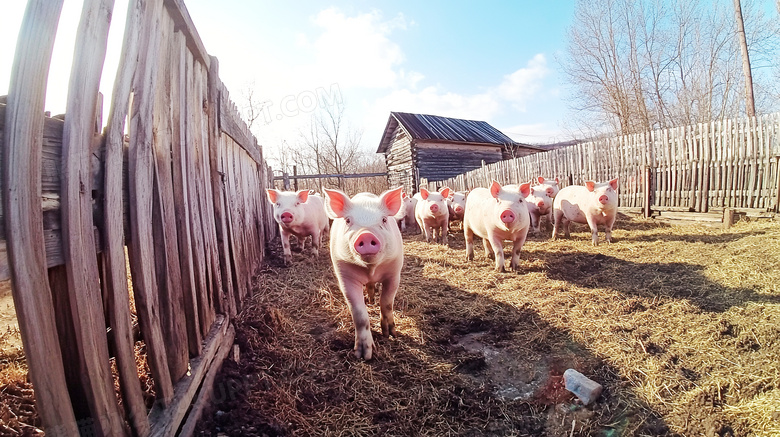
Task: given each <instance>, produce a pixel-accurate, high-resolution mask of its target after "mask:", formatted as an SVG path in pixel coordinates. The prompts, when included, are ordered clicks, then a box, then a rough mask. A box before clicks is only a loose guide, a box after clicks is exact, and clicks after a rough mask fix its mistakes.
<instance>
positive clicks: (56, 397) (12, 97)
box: [1, 0, 78, 436]
mask: <svg viewBox="0 0 780 437" xmlns="http://www.w3.org/2000/svg"><path fill="white" fill-rule="evenodd" d="M61 10H62V1H52V0H31V1H29V2H28V3H27V9H26V10H25V15H24V19H23V21H22V25H21V28H20V31H19V38H18V40H17V46H16V55H15V57H14V63H13V68H12V73H11V81H10V86H9V94H8V99H7V102H8V108H7V112H6V118H5V130H4V133H3V135H4V140H3V154H2V163H1V164H2V173H3V174H2V176H3V177H2V197H3V199H2V201H3V202H2V203H3V213H4V225H5V230H6V235H5V237H6V241H7V245H8V262H9V273H10V277H11V282H12V287H11V289H12V293H13V297H14V306H15V307H16V315H17V318H18V321H19V327H20V330H21V334H22V344H23V346H24V351H25V356H26V357H27V362H28V367H29V375H30V380H31V381H32V384H33V387H34V388H35V401H36V404H37V409H38V412H39V414H40V417H41V421H42V422H43V427H44V429H45V430H46V432H47V434H49V435H65V436H75V435H78V429H77V427H76V421H75V417H74V415H73V408H72V406H71V401H70V398H69V396H68V389H67V386H66V383H65V376H64V367H63V364H62V354H61V353H60V347H59V341H58V338H57V331H56V327H55V325H54V320H55V319H54V308H53V303H52V297H51V289H50V287H49V282H48V278H47V271H46V256H45V254H46V252H45V245H44V240H43V213H42V209H41V198H40V193H41V160H42V149H43V120H44V116H43V109H44V107H43V105H44V100H45V95H46V81H47V79H48V71H49V63H50V62H51V56H52V49H53V46H54V37H55V32H56V29H57V22H58V20H59V15H60V11H61Z"/></svg>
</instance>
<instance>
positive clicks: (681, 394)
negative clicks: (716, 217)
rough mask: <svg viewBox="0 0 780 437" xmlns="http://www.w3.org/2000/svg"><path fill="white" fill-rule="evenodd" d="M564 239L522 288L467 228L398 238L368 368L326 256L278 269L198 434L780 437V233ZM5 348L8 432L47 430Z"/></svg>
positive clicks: (538, 251) (748, 230) (247, 322)
mask: <svg viewBox="0 0 780 437" xmlns="http://www.w3.org/2000/svg"><path fill="white" fill-rule="evenodd" d="M572 237H573V238H572V239H570V240H565V239H564V240H558V241H549V240H548V239H547V236H546V235H545V236H534V237H532V238H530V239H529V241H528V243H527V244H526V246H525V248H524V250H523V254H522V257H521V263H520V265H521V271H520V272H519V274H517V273H496V272H494V271H493V270H492V261H490V260H488V259H486V258H485V257H484V255H483V254H482V252H481V251H480V250H479V248H477V249H478V250H477V251H476V259H475V261H474V262H472V263H468V262H466V261H465V259H464V257H465V250H464V243H463V235H462V233H461V232H458V231H456V232H454V234H453V236H452V237H451V239H450V245H449V247H445V246H441V245H434V244H426V243H425V242H423V241H422V239H421V237H420V236H419V235H411V236H405V265H404V272H403V275H404V276H403V282H402V284H401V288H400V290H399V293H398V296H397V299H396V322H397V329H398V333H399V337H398V338H389V339H385V338H382V337H381V335H380V330H379V326H378V325H379V321H378V320H379V314H378V308H377V307H376V306H370V307H369V309H370V314H371V317H372V319H371V320H372V329H373V332H374V337H375V340H376V342H377V349H378V350H377V354H376V356H375V358H374V360H372V361H370V362H363V361H360V360H357V359H355V358H354V357H353V355H352V346H353V341H354V338H353V335H354V329H353V326H352V321H351V317H350V314H349V311H348V309H347V308H346V305H345V304H344V299H343V297H342V296H341V292H340V291H339V289H338V286H337V284H336V281H335V278H334V277H333V274H332V270H331V268H330V262H329V259H328V257H327V251H325V254H324V255H322V256H321V257H320V258H319V259H314V258H312V257H311V255H309V254H308V253H300V252H298V253H294V256H293V265H292V267H290V268H285V267H283V266H282V265H281V262H280V260H279V258H277V257H270V258H269V263H268V264H267V265H266V267H265V268H264V270H263V271H262V272H261V274H260V275H259V276H258V277H257V282H256V287H255V290H254V296H253V297H252V298H251V299H250V300H249V301H248V302H247V306H246V307H245V308H244V310H243V311H242V313H241V314H240V315H239V317H238V318H237V320H236V325H237V334H236V335H237V337H236V338H237V340H236V341H237V343H238V344H239V345H240V346H241V351H242V353H241V360H240V362H239V363H238V364H235V363H233V362H230V361H228V362H226V363H225V365H224V367H223V370H222V372H221V375H220V376H219V377H218V379H217V382H216V387H215V392H214V397H215V399H214V401H215V406H214V408H213V410H212V411H211V412H209V413H208V414H207V415H206V416H205V417H204V420H203V421H202V423H201V424H200V428H199V433H200V434H201V435H219V434H223V435H304V436H323V435H378V434H385V435H398V436H406V435H420V436H426V435H428V436H441V435H474V436H478V435H502V436H503V435H580V436H585V435H604V436H618V435H690V436H693V435H734V436H747V435H757V436H770V435H780V425H779V424H780V386H778V383H779V381H780V376H779V375H778V366H777V364H776V363H777V362H778V353H780V335H779V334H780V323H778V322H780V289H779V288H780V285H778V284H780V225H779V224H778V223H776V222H769V221H761V222H740V223H738V224H737V226H735V227H733V228H731V229H728V230H722V229H715V228H711V227H704V226H670V225H667V224H664V223H658V222H655V221H651V220H637V219H634V220H629V219H626V218H624V217H622V218H621V219H620V220H619V222H618V225H617V230H616V231H615V233H614V238H615V242H614V243H613V244H611V245H606V244H602V245H600V246H598V247H593V246H591V245H590V233H589V232H587V230H586V229H585V228H584V227H579V228H576V230H575V232H574V233H573V235H572ZM275 243H276V244H277V245H278V242H275ZM273 249H274V250H275V251H279V249H278V248H277V247H276V246H274V248H273ZM3 341H4V340H3V338H0V346H4V345H6V344H5V343H3ZM140 345H141V343H139V347H140ZM4 350H5V351H6V352H5V353H4V355H3V357H0V374H1V375H2V380H0V393H2V394H3V396H2V399H0V424H1V425H2V426H1V427H0V435H17V434H18V433H19V432H20V431H21V432H27V433H32V432H35V428H33V427H32V426H35V425H36V419H35V416H34V414H28V415H25V414H26V413H25V412H29V411H30V408H31V407H30V406H29V405H30V404H29V400H30V399H31V396H32V393H31V391H30V390H29V385H26V384H27V383H26V382H25V369H24V359H23V356H21V354H12V353H9V351H10V349H8V348H7V347H6V348H5V349H4ZM139 350H140V349H139ZM570 367H571V368H575V369H577V370H579V371H581V372H582V373H584V374H586V375H587V376H589V377H591V378H593V379H595V380H596V381H598V382H599V383H601V384H603V385H604V393H603V394H602V396H601V397H600V398H599V399H598V400H597V401H596V402H595V403H593V404H591V405H589V406H587V407H584V406H582V405H580V404H579V403H577V402H576V400H574V399H573V397H572V396H571V394H570V393H568V392H567V391H566V390H565V389H563V387H562V383H561V374H562V373H563V371H564V370H566V369H567V368H570ZM17 400H18V402H17ZM150 400H151V399H150ZM12 401H13V402H16V404H12ZM33 412H34V411H33Z"/></svg>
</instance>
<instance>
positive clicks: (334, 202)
mask: <svg viewBox="0 0 780 437" xmlns="http://www.w3.org/2000/svg"><path fill="white" fill-rule="evenodd" d="M324 191H325V213H326V214H328V217H330V218H332V219H334V220H335V219H337V218H342V217H344V216H345V215H347V212H348V211H349V209H350V208H351V207H352V202H351V201H350V200H349V197H348V196H347V195H346V194H344V192H342V191H339V190H328V189H325V190H324Z"/></svg>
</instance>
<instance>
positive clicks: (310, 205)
mask: <svg viewBox="0 0 780 437" xmlns="http://www.w3.org/2000/svg"><path fill="white" fill-rule="evenodd" d="M303 205H304V206H305V208H306V221H307V223H310V224H311V225H312V226H313V227H316V228H318V229H323V228H324V227H325V226H327V223H328V216H327V214H325V202H324V201H323V200H322V197H320V196H309V199H308V200H307V201H306V203H304V204H303Z"/></svg>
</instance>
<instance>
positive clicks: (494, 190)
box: [490, 181, 501, 198]
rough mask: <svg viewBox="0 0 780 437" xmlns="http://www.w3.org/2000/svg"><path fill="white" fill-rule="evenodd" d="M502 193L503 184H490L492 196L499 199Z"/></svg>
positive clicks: (494, 182) (495, 182)
mask: <svg viewBox="0 0 780 437" xmlns="http://www.w3.org/2000/svg"><path fill="white" fill-rule="evenodd" d="M500 191H501V184H499V183H498V182H497V181H493V183H491V184H490V195H491V196H493V197H496V198H497V197H498V193H499V192H500Z"/></svg>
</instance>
